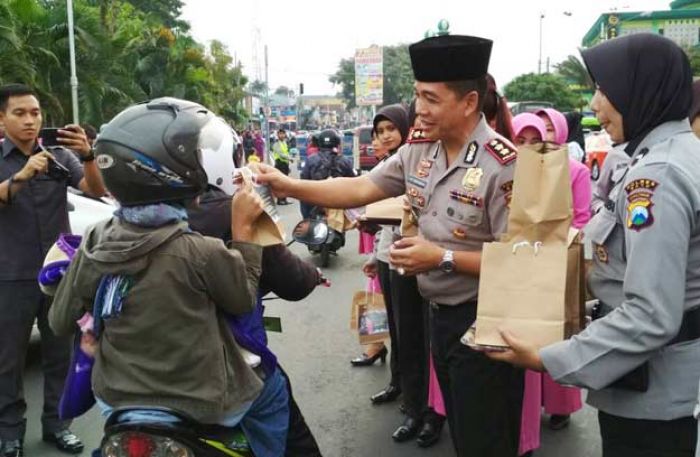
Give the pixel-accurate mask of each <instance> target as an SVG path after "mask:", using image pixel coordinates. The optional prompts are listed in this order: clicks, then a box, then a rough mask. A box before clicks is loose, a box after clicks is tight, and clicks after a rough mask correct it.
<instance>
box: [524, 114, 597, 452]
mask: <svg viewBox="0 0 700 457" xmlns="http://www.w3.org/2000/svg"><path fill="white" fill-rule="evenodd" d="M513 133H514V142H515V144H516V145H517V146H521V145H526V144H536V143H541V142H543V141H548V142H551V143H555V144H565V143H566V138H567V136H568V127H567V123H566V118H565V117H564V115H563V114H561V113H560V112H559V111H556V110H553V109H548V110H542V111H540V112H538V113H537V114H532V113H523V114H519V115H518V116H515V117H514V118H513ZM569 176H570V179H571V194H572V202H573V212H574V217H573V221H572V226H573V227H574V228H581V227H583V226H584V225H585V224H586V223H587V222H588V220H589V219H590V218H591V210H590V203H591V180H590V172H589V171H588V168H587V167H586V166H585V165H583V164H582V163H580V162H577V161H575V160H572V159H569ZM542 406H544V410H545V413H547V414H550V420H549V426H550V428H552V429H553V430H561V429H562V428H565V427H566V426H567V425H568V424H569V417H570V415H571V414H572V413H574V412H576V411H578V410H579V409H581V407H582V403H581V391H580V390H579V389H577V388H571V387H563V386H561V385H559V384H557V383H555V382H554V381H553V380H552V378H551V377H550V376H549V375H547V374H541V373H537V372H534V371H530V370H528V371H526V373H525V396H524V398H523V413H522V422H521V427H520V452H519V454H520V455H525V454H529V453H530V452H531V451H532V450H534V449H537V448H538V447H539V446H540V414H541V409H542Z"/></svg>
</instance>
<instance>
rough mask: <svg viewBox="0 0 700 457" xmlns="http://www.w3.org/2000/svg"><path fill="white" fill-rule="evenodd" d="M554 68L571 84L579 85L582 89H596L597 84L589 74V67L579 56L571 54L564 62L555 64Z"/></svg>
mask: <svg viewBox="0 0 700 457" xmlns="http://www.w3.org/2000/svg"><path fill="white" fill-rule="evenodd" d="M554 68H555V69H556V70H557V73H559V75H561V76H563V77H564V79H566V81H567V82H568V83H569V84H573V85H576V86H579V87H580V88H582V89H588V90H591V91H594V90H595V85H594V84H593V80H592V79H591V76H590V75H589V74H588V69H587V68H586V66H585V65H584V64H583V62H581V59H579V58H578V57H576V56H573V55H571V56H569V57H567V58H566V60H564V61H563V62H561V63H559V64H557V65H555V66H554Z"/></svg>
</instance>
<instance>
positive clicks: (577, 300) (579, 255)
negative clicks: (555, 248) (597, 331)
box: [564, 233, 586, 338]
mask: <svg viewBox="0 0 700 457" xmlns="http://www.w3.org/2000/svg"><path fill="white" fill-rule="evenodd" d="M567 254H568V255H567V262H566V301H565V304H566V309H565V325H564V338H571V337H572V336H574V335H576V334H577V333H578V332H580V331H581V330H583V329H584V328H585V327H586V267H585V260H584V255H583V243H582V242H581V236H580V233H578V236H577V237H576V238H575V239H574V240H572V242H571V244H569V248H568V249H567Z"/></svg>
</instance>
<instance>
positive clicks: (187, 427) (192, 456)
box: [92, 407, 254, 457]
mask: <svg viewBox="0 0 700 457" xmlns="http://www.w3.org/2000/svg"><path fill="white" fill-rule="evenodd" d="M226 456H227V457H254V454H253V452H252V450H251V449H250V446H249V444H248V441H247V440H246V437H245V435H244V434H243V431H242V430H241V429H240V427H234V428H229V427H223V426H220V425H204V424H201V423H199V422H197V421H196V420H194V419H192V418H191V417H189V416H188V415H186V414H184V413H182V412H179V411H175V410H171V409H168V408H154V407H144V408H135V407H134V408H120V409H115V410H114V411H113V412H112V414H110V416H109V418H108V419H107V422H106V423H105V427H104V438H103V439H102V444H101V446H100V449H98V450H96V451H95V452H93V454H92V457H226Z"/></svg>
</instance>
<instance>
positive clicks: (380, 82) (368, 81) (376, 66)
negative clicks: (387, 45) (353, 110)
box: [355, 46, 384, 106]
mask: <svg viewBox="0 0 700 457" xmlns="http://www.w3.org/2000/svg"><path fill="white" fill-rule="evenodd" d="M383 101H384V64H383V53H382V48H381V47H379V46H372V47H369V48H364V49H358V50H356V51H355V104H356V105H357V106H371V105H381V104H382V103H383Z"/></svg>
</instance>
